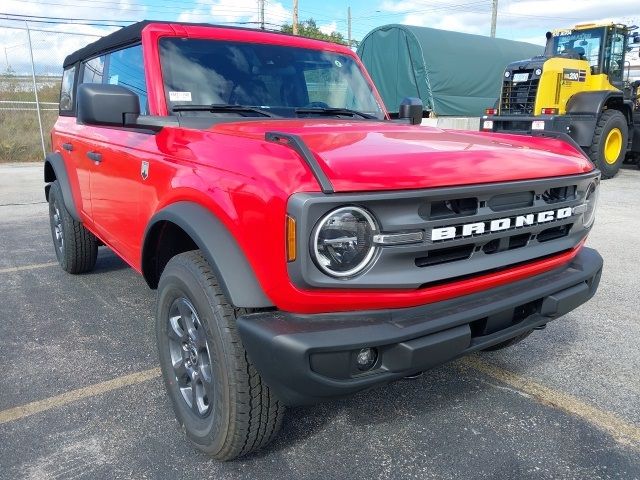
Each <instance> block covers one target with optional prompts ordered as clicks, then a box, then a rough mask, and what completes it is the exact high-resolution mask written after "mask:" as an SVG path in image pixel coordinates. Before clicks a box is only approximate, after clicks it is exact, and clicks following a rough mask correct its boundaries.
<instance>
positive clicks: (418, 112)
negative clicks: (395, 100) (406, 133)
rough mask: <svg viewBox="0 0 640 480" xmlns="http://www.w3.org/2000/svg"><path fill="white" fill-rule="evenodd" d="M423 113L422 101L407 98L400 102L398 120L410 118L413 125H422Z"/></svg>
mask: <svg viewBox="0 0 640 480" xmlns="http://www.w3.org/2000/svg"><path fill="white" fill-rule="evenodd" d="M423 111H424V105H422V100H420V99H419V98H416V97H406V98H404V99H403V100H402V102H400V108H399V110H398V118H408V119H409V123H410V124H411V125H420V124H421V123H422V112H423Z"/></svg>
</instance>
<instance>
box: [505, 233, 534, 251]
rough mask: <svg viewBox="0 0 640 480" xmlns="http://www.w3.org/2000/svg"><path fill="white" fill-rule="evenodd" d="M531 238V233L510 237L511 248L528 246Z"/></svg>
mask: <svg viewBox="0 0 640 480" xmlns="http://www.w3.org/2000/svg"><path fill="white" fill-rule="evenodd" d="M530 238H531V234H529V233H523V234H522V235H514V236H513V237H511V238H509V250H512V249H514V248H521V247H526V246H527V243H529V239H530Z"/></svg>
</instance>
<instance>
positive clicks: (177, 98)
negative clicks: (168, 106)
mask: <svg viewBox="0 0 640 480" xmlns="http://www.w3.org/2000/svg"><path fill="white" fill-rule="evenodd" d="M169 100H171V101H172V102H190V101H191V92H169Z"/></svg>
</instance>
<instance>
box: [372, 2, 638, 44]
mask: <svg viewBox="0 0 640 480" xmlns="http://www.w3.org/2000/svg"><path fill="white" fill-rule="evenodd" d="M490 5H491V3H490V2H486V4H479V3H478V2H473V3H470V4H467V5H465V4H463V3H460V2H450V3H443V2H440V1H437V0H431V1H429V0H400V1H395V0H382V1H381V3H380V4H379V7H378V10H379V11H380V14H379V15H377V16H376V17H375V20H374V22H376V24H377V25H380V24H383V23H393V22H397V23H404V24H409V25H417V26H424V27H431V28H441V29H444V30H455V31H460V32H467V33H477V34H481V35H488V34H489V30H490V21H491V6H490ZM385 13H387V14H391V15H387V16H386V17H385ZM631 14H632V16H630V15H631ZM633 16H635V18H634V17H633ZM603 20H613V21H617V22H623V23H634V21H636V22H637V21H639V20H640V12H639V11H638V3H637V0H616V1H615V2H603V1H602V0H563V1H561V2H560V1H558V0H523V1H510V2H500V3H499V9H498V35H499V36H504V37H508V38H512V39H517V40H523V41H532V40H534V39H535V42H533V43H544V32H545V31H547V30H553V29H556V28H563V27H570V26H572V25H574V24H577V23H586V22H592V21H603ZM374 26H375V25H373V24H372V25H371V28H373V27H374ZM536 32H541V33H539V37H538V36H537V35H536Z"/></svg>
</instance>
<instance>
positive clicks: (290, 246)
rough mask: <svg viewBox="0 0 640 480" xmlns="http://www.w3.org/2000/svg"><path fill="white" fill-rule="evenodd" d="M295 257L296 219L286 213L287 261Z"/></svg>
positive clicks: (291, 260)
mask: <svg viewBox="0 0 640 480" xmlns="http://www.w3.org/2000/svg"><path fill="white" fill-rule="evenodd" d="M295 259H296V219H295V218H293V217H290V216H289V215H287V261H288V262H293V261H294V260H295Z"/></svg>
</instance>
